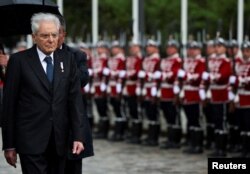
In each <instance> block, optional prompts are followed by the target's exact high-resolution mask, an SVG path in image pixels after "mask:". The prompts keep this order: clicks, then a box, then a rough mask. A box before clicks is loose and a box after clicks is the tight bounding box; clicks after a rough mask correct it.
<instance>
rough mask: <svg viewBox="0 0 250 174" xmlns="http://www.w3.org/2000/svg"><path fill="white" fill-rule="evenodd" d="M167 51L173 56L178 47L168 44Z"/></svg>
mask: <svg viewBox="0 0 250 174" xmlns="http://www.w3.org/2000/svg"><path fill="white" fill-rule="evenodd" d="M166 53H167V55H169V56H171V55H173V54H175V53H177V48H176V47H174V46H168V47H167V48H166Z"/></svg>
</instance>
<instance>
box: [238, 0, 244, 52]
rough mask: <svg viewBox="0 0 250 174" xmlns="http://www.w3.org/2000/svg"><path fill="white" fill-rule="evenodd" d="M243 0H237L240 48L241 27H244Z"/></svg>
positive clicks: (242, 32)
mask: <svg viewBox="0 0 250 174" xmlns="http://www.w3.org/2000/svg"><path fill="white" fill-rule="evenodd" d="M243 21H244V0H238V34H237V39H238V44H239V45H238V46H239V48H240V46H241V44H242V41H243V34H244V31H243V27H244V23H243Z"/></svg>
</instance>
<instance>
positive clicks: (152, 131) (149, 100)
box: [138, 39, 160, 146]
mask: <svg viewBox="0 0 250 174" xmlns="http://www.w3.org/2000/svg"><path fill="white" fill-rule="evenodd" d="M146 53H147V57H145V58H144V60H143V62H142V70H141V71H140V72H139V73H138V77H139V78H140V79H142V80H143V85H142V91H141V92H142V95H143V100H144V101H143V107H144V108H145V113H146V116H147V119H148V134H147V137H146V139H145V140H144V141H143V142H142V144H143V145H147V146H157V145H158V139H159V132H160V125H159V118H158V106H157V103H156V102H154V99H155V97H156V95H157V89H156V87H155V88H153V87H154V86H155V81H154V78H153V76H154V73H155V71H157V70H159V63H160V55H159V49H158V43H157V42H156V41H154V40H151V39H149V40H148V41H147V44H146Z"/></svg>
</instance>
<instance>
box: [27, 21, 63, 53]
mask: <svg viewBox="0 0 250 174" xmlns="http://www.w3.org/2000/svg"><path fill="white" fill-rule="evenodd" d="M58 34H59V31H58V29H57V27H56V25H55V23H53V22H47V21H42V22H41V23H40V27H39V29H38V31H37V32H36V33H35V34H32V37H33V40H34V42H35V43H36V44H37V47H38V48H39V49H40V50H41V51H42V52H43V53H44V54H47V55H48V54H51V53H52V52H54V51H55V50H56V48H57V44H58Z"/></svg>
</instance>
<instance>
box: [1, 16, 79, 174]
mask: <svg viewBox="0 0 250 174" xmlns="http://www.w3.org/2000/svg"><path fill="white" fill-rule="evenodd" d="M31 27H32V37H33V41H34V42H35V43H36V44H35V45H34V46H33V47H32V48H30V49H28V50H25V51H21V52H18V53H16V54H13V55H11V57H10V59H9V62H8V68H7V71H6V76H5V77H6V78H5V84H4V98H3V125H2V137H3V150H4V155H5V158H6V161H7V162H8V163H9V164H10V165H12V166H13V167H16V162H17V153H18V154H19V157H20V162H21V168H22V172H23V174H59V173H60V174H64V163H65V157H66V154H67V147H68V135H69V130H70V129H71V133H72V137H73V138H72V139H73V142H72V144H73V145H72V149H71V150H72V153H73V154H75V155H78V154H80V153H81V152H82V151H83V150H84V146H83V141H84V138H83V132H82V129H83V128H82V127H83V121H82V119H81V117H82V115H83V108H82V107H80V106H81V105H82V100H81V91H80V79H79V78H78V73H77V67H76V62H75V59H74V57H73V55H72V54H70V53H69V52H67V51H64V50H59V49H57V43H58V35H59V28H60V22H59V20H58V18H57V17H56V16H54V15H52V14H47V13H38V14H35V15H33V16H32V18H31Z"/></svg>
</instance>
